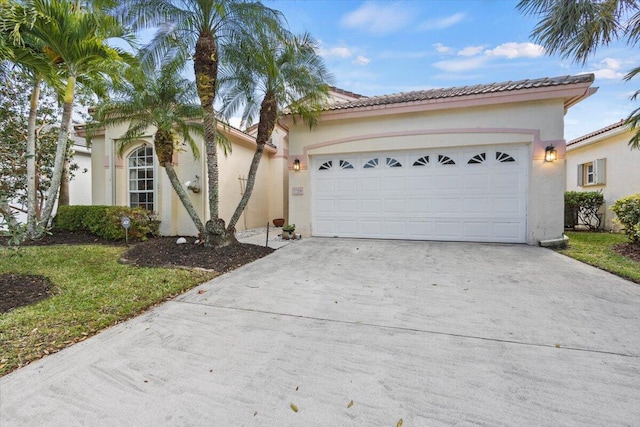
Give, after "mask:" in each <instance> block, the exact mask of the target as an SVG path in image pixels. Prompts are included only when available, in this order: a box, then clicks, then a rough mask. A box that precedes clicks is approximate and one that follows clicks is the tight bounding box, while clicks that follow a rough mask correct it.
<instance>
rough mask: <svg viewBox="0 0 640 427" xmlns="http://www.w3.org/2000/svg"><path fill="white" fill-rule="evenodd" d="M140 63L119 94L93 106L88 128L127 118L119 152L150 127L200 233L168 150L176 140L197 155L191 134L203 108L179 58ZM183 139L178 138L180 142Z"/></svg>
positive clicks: (198, 127) (196, 131)
mask: <svg viewBox="0 0 640 427" xmlns="http://www.w3.org/2000/svg"><path fill="white" fill-rule="evenodd" d="M146 59H147V60H146V61H142V63H141V67H140V68H138V69H135V70H132V71H131V74H133V75H132V76H131V84H126V85H123V86H122V87H120V88H119V90H118V96H117V97H116V98H115V99H113V100H109V101H106V102H104V103H102V104H100V105H99V106H98V108H97V109H96V112H95V113H94V118H95V119H96V122H95V123H93V124H92V125H91V128H94V129H95V128H97V127H102V126H108V125H120V124H126V123H128V124H129V127H128V128H127V132H126V133H125V134H124V136H123V137H122V138H121V139H120V146H119V149H120V154H122V151H123V149H124V147H125V145H126V144H127V143H130V142H131V141H133V140H135V139H138V138H140V137H141V136H142V135H143V134H145V133H146V132H147V129H148V128H150V127H154V128H155V129H156V130H155V133H154V137H153V143H154V146H155V152H156V156H157V158H158V162H159V163H160V166H162V167H163V168H164V170H165V172H166V173H167V176H168V177H169V181H170V182H171V185H172V186H173V189H174V190H175V192H176V194H177V195H178V197H179V198H180V201H181V202H182V205H183V206H184V208H185V209H186V210H187V213H188V214H189V216H190V217H191V220H192V221H193V223H194V225H195V226H196V228H197V229H198V232H200V234H201V235H202V234H204V225H203V224H202V221H201V220H200V217H199V216H198V214H197V213H196V209H195V208H194V206H193V204H192V203H191V200H190V199H189V196H188V195H187V192H186V191H185V190H184V188H183V187H182V185H181V184H180V180H179V179H178V176H177V174H176V171H175V169H174V167H173V163H172V158H173V154H174V153H175V152H176V149H177V148H178V146H179V145H180V144H184V143H186V144H188V145H189V149H190V150H191V152H192V153H193V156H194V158H195V159H197V158H198V157H199V155H200V152H199V150H198V146H197V144H196V143H195V141H194V140H193V135H199V136H202V135H203V126H202V122H201V120H202V109H201V108H200V105H199V104H197V103H195V102H194V101H195V100H196V93H195V87H194V86H193V83H192V82H191V81H189V80H186V79H184V78H181V77H180V75H179V73H180V71H181V69H182V68H183V67H184V62H183V61H181V60H180V58H177V59H176V58H173V59H171V58H167V60H164V61H162V66H161V68H158V67H157V66H156V64H155V61H153V60H151V58H149V57H147V58H146ZM180 141H182V143H180Z"/></svg>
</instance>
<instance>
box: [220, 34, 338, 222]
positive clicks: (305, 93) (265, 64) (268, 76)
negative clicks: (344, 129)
mask: <svg viewBox="0 0 640 427" xmlns="http://www.w3.org/2000/svg"><path fill="white" fill-rule="evenodd" d="M239 47H240V48H239V49H238V48H237V47H236V46H230V47H229V48H228V49H226V50H225V52H224V54H225V55H224V58H225V60H226V62H227V63H228V64H229V65H225V66H224V67H223V72H222V76H221V91H224V96H223V109H222V113H223V114H224V115H225V116H226V117H230V116H233V115H234V114H235V113H237V111H238V110H240V109H242V124H243V125H247V126H251V124H252V123H253V120H255V118H256V117H257V118H258V133H257V135H256V144H257V146H256V151H255V153H254V156H253V160H252V162H251V166H250V167H249V174H248V176H247V186H246V189H245V192H244V194H243V196H242V199H241V200H240V202H239V203H238V206H237V207H236V210H235V211H234V213H233V216H232V217H231V219H230V220H229V224H228V229H227V231H228V232H229V233H233V232H234V228H235V225H236V223H237V222H238V220H239V218H240V215H241V214H242V212H243V211H244V209H245V207H246V205H247V203H248V201H249V198H250V197H251V193H252V191H253V187H254V184H255V179H256V173H257V171H258V166H259V164H260V159H261V158H262V154H263V152H264V146H265V144H266V143H267V142H268V141H269V139H270V138H271V134H272V133H273V130H274V128H275V126H276V123H277V121H278V118H279V117H280V116H281V115H282V114H283V112H286V113H288V114H292V116H293V117H294V120H295V118H296V116H298V117H300V118H302V120H303V121H305V122H306V123H307V124H308V125H309V127H313V126H314V125H315V124H316V123H317V119H318V114H319V112H320V109H321V108H320V107H321V106H322V104H323V103H324V102H325V101H326V99H327V95H328V89H329V86H328V84H327V81H328V80H329V79H330V78H331V77H330V75H329V73H328V71H327V69H326V67H325V65H324V63H323V61H322V58H321V57H320V56H319V55H318V54H317V44H316V42H315V40H313V38H312V37H311V36H310V35H309V34H304V35H302V36H299V37H295V36H293V35H291V34H288V33H286V32H280V33H274V32H271V31H263V30H258V31H256V32H255V33H253V34H250V35H247V37H246V38H245V39H244V40H242V42H241V43H240V44H239Z"/></svg>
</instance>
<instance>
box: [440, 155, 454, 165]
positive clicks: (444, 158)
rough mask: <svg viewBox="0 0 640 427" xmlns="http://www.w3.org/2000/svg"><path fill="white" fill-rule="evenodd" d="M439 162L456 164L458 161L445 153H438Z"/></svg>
mask: <svg viewBox="0 0 640 427" xmlns="http://www.w3.org/2000/svg"><path fill="white" fill-rule="evenodd" d="M438 163H439V164H441V165H445V166H449V165H455V164H456V162H455V161H454V160H453V159H452V158H451V157H449V156H445V155H444V154H438Z"/></svg>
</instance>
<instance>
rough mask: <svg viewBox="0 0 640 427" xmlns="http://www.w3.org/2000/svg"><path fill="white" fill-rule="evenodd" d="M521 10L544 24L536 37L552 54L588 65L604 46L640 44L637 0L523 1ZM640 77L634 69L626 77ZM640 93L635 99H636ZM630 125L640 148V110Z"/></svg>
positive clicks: (632, 143) (638, 93) (633, 144)
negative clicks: (589, 60) (623, 41)
mask: <svg viewBox="0 0 640 427" xmlns="http://www.w3.org/2000/svg"><path fill="white" fill-rule="evenodd" d="M517 8H518V9H519V10H520V11H522V12H523V13H525V14H528V15H533V16H537V17H539V18H540V21H539V22H538V24H537V25H536V27H535V28H534V30H533V32H532V36H533V38H534V40H535V41H537V42H538V43H540V44H542V45H543V46H544V47H545V49H546V50H547V52H548V53H549V54H556V53H558V54H560V56H561V57H563V58H565V59H570V60H573V61H575V62H577V63H580V64H582V65H584V64H585V63H586V61H587V60H588V59H589V58H590V57H591V56H593V55H594V54H595V52H596V50H597V49H598V48H600V47H602V46H607V45H608V44H609V43H611V42H612V41H614V40H619V39H624V40H625V42H626V44H627V45H629V46H636V45H637V43H638V42H639V41H640V4H639V3H638V1H637V0H607V1H602V0H521V1H520V2H519V3H518V6H517ZM638 74H640V67H636V68H634V69H632V70H631V71H630V72H629V73H628V74H627V75H626V76H625V77H624V78H625V80H627V81H629V80H631V79H632V78H634V77H635V76H636V75H638ZM638 96H640V90H639V91H636V92H635V94H634V95H633V96H632V97H631V99H632V100H635V99H636V98H637V97H638ZM627 125H628V126H629V129H630V130H634V131H635V135H634V136H633V137H632V139H631V140H630V141H629V145H630V146H631V148H635V149H640V108H637V109H635V110H634V111H632V112H631V114H630V115H629V117H628V118H627Z"/></svg>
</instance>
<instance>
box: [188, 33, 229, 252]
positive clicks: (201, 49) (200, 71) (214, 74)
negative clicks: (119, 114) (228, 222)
mask: <svg viewBox="0 0 640 427" xmlns="http://www.w3.org/2000/svg"><path fill="white" fill-rule="evenodd" d="M193 68H194V71H195V75H196V88H197V90H198V97H199V98H200V106H201V107H202V112H203V117H202V121H203V124H204V145H205V151H206V158H207V180H208V189H207V190H208V193H209V220H208V221H207V223H206V226H205V246H210V247H222V246H227V245H230V244H233V243H237V242H238V241H237V240H236V238H235V236H234V235H233V234H232V233H228V232H227V229H226V227H225V225H224V220H223V219H222V218H219V204H220V194H219V191H220V181H219V179H218V176H219V171H218V144H217V141H216V132H217V128H216V116H215V110H214V108H213V102H214V101H215V97H216V84H217V79H218V47H217V46H216V40H215V37H214V36H213V34H211V33H204V32H203V33H200V35H199V37H198V41H197V42H196V52H195V57H194V59H193Z"/></svg>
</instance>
